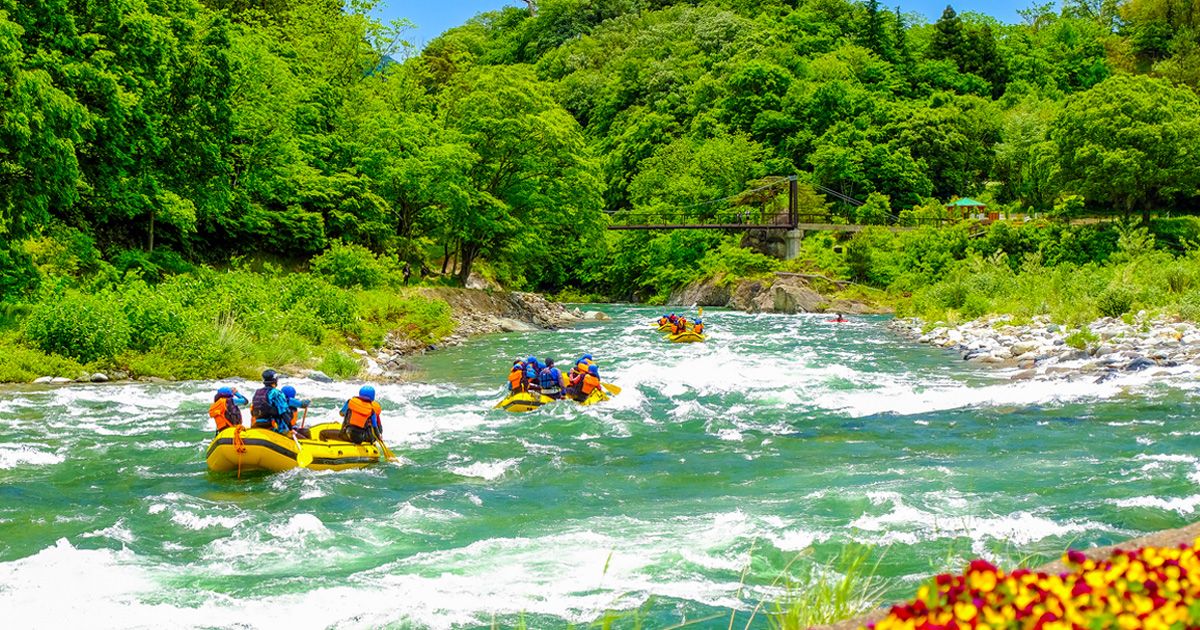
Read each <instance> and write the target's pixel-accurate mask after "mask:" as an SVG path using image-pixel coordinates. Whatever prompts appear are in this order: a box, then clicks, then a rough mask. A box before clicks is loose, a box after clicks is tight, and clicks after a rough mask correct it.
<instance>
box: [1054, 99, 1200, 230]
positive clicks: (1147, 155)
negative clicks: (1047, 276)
mask: <svg viewBox="0 0 1200 630" xmlns="http://www.w3.org/2000/svg"><path fill="white" fill-rule="evenodd" d="M1051 138H1052V139H1053V140H1054V141H1055V143H1056V144H1057V145H1058V162H1059V169H1060V174H1061V175H1060V176H1061V180H1062V182H1063V186H1064V188H1066V189H1067V190H1068V191H1072V192H1076V193H1079V194H1082V195H1083V196H1084V197H1085V198H1086V199H1088V200H1089V201H1091V202H1095V203H1097V204H1103V205H1107V206H1110V207H1112V208H1114V209H1119V210H1120V211H1122V212H1123V213H1124V214H1125V215H1129V214H1130V213H1132V212H1134V211H1136V210H1141V212H1142V222H1143V223H1148V222H1149V221H1150V211H1151V209H1152V208H1154V207H1155V206H1157V205H1160V204H1165V203H1169V202H1171V201H1173V200H1179V199H1183V198H1193V197H1196V196H1197V195H1200V169H1197V168H1196V160H1197V157H1196V156H1200V98H1197V96H1196V94H1195V93H1193V92H1192V91H1190V90H1188V89H1185V88H1177V87H1174V86H1172V85H1171V84H1169V83H1167V82H1166V81H1163V80H1161V79H1151V78H1147V77H1130V76H1116V77H1112V78H1110V79H1108V80H1107V81H1104V82H1103V83H1101V84H1099V85H1097V86H1096V87H1094V88H1092V89H1090V90H1088V91H1087V92H1083V93H1081V94H1079V95H1076V96H1075V97H1074V98H1071V99H1069V100H1068V101H1067V104H1066V107H1065V108H1064V109H1063V112H1062V113H1061V114H1060V115H1059V116H1058V118H1057V119H1056V120H1055V121H1054V125H1053V127H1052V130H1051Z"/></svg>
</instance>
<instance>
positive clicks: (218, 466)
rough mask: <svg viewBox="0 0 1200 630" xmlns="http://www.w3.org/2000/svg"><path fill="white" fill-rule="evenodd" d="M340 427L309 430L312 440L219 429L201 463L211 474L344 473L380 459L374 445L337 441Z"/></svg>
mask: <svg viewBox="0 0 1200 630" xmlns="http://www.w3.org/2000/svg"><path fill="white" fill-rule="evenodd" d="M341 428H342V427H341V425H340V424H338V423H334V422H330V423H325V424H318V425H315V426H313V427H311V435H312V436H313V437H312V438H308V439H303V438H301V439H297V438H293V437H291V436H288V435H284V434H281V433H278V432H276V431H274V430H272V429H259V428H250V429H246V428H243V427H242V426H241V425H238V426H233V427H228V428H226V429H223V430H222V431H221V432H220V433H218V434H217V436H216V437H215V438H213V441H212V443H210V444H209V445H208V451H207V454H206V455H205V460H206V462H207V463H208V469H209V470H210V471H212V472H238V473H239V474H240V473H242V472H247V471H256V470H257V471H268V472H282V471H285V470H291V469H293V468H311V469H313V470H346V469H348V468H362V467H364V466H370V465H371V464H375V463H377V462H380V461H382V460H383V457H382V454H381V453H380V452H379V448H377V447H376V445H375V444H371V443H366V444H354V443H353V442H347V441H344V440H341V439H337V438H338V437H340V436H341Z"/></svg>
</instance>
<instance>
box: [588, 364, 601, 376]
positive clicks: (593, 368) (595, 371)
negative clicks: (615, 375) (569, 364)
mask: <svg viewBox="0 0 1200 630" xmlns="http://www.w3.org/2000/svg"><path fill="white" fill-rule="evenodd" d="M588 373H589V374H591V375H592V376H600V368H598V367H596V366H595V365H593V366H591V367H589V368H588Z"/></svg>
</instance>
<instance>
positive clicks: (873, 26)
mask: <svg viewBox="0 0 1200 630" xmlns="http://www.w3.org/2000/svg"><path fill="white" fill-rule="evenodd" d="M866 6H867V18H866V22H865V23H864V24H863V29H862V35H861V37H862V42H863V45H864V46H866V47H867V49H868V50H870V51H871V52H873V53H875V54H876V55H879V58H880V59H886V60H888V61H890V62H892V63H895V62H896V55H895V48H894V47H893V46H892V42H891V38H890V37H889V36H888V32H887V26H886V25H885V24H884V19H885V18H884V15H883V13H881V12H880V11H879V0H867V5H866Z"/></svg>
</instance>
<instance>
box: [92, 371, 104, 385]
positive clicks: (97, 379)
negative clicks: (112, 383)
mask: <svg viewBox="0 0 1200 630" xmlns="http://www.w3.org/2000/svg"><path fill="white" fill-rule="evenodd" d="M91 380H92V382H93V383H107V382H108V375H107V374H105V373H103V372H96V373H95V374H93V375H92V377H91Z"/></svg>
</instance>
